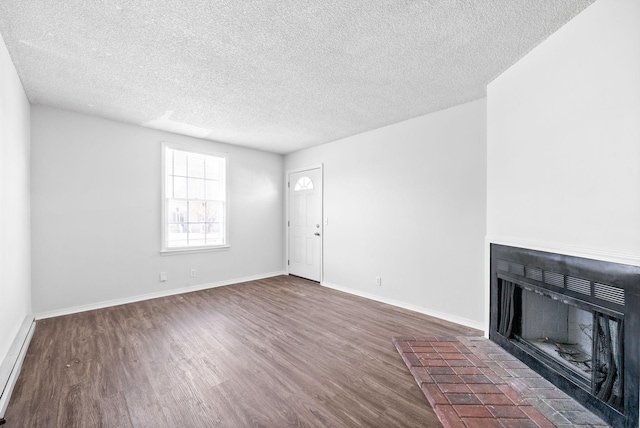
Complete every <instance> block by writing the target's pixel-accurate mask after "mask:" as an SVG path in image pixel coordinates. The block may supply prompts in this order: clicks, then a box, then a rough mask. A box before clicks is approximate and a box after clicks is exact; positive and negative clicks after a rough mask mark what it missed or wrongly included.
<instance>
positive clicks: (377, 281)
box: [376, 276, 382, 285]
mask: <svg viewBox="0 0 640 428" xmlns="http://www.w3.org/2000/svg"><path fill="white" fill-rule="evenodd" d="M376 285H382V278H380V277H379V276H376Z"/></svg>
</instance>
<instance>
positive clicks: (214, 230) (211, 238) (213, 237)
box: [206, 223, 223, 244]
mask: <svg viewBox="0 0 640 428" xmlns="http://www.w3.org/2000/svg"><path fill="white" fill-rule="evenodd" d="M220 231H221V227H220V223H207V235H206V241H207V244H222V243H223V241H222V236H221V234H220Z"/></svg>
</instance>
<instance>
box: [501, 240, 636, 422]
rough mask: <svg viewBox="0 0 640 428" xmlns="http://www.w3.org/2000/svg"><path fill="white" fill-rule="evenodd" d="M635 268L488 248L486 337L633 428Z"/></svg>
mask: <svg viewBox="0 0 640 428" xmlns="http://www.w3.org/2000/svg"><path fill="white" fill-rule="evenodd" d="M639 304H640V267H636V266H630V265H624V264H618V263H611V262H604V261H598V260H591V259H585V258H580V257H572V256H566V255H560V254H552V253H546V252H541V251H534V250H528V249H522V248H515V247H508V246H503V245H496V244H492V245H491V325H490V332H489V337H490V339H491V340H493V341H494V342H496V343H498V344H499V345H500V346H502V347H503V348H505V349H506V350H507V351H509V352H510V353H512V354H513V355H514V356H516V357H518V358H519V359H520V360H522V361H523V362H525V363H526V364H527V365H529V367H531V368H532V369H533V370H535V371H537V372H538V373H540V374H541V375H542V376H544V377H545V378H546V379H548V380H549V381H551V382H552V383H553V384H555V385H556V386H557V387H559V388H560V389H562V390H564V391H565V392H566V393H567V394H569V395H571V396H572V397H574V398H575V399H576V400H578V401H579V402H580V403H581V404H583V405H584V406H585V407H587V408H588V409H590V410H591V411H593V412H594V413H596V414H597V415H598V416H600V417H601V418H603V419H604V420H605V421H607V422H608V423H610V424H611V425H612V426H614V427H634V428H636V427H638V419H639V418H638V400H639V393H638V371H639V368H638V362H639V360H640V358H639V355H638V353H639V348H638V343H639V337H638V336H639V335H640V325H639V324H640V320H639V313H638V312H639V310H640V307H639V306H638V305H639Z"/></svg>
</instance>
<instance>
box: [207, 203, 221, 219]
mask: <svg viewBox="0 0 640 428" xmlns="http://www.w3.org/2000/svg"><path fill="white" fill-rule="evenodd" d="M222 208H223V205H222V202H211V201H207V221H208V222H222V221H224V211H223V210H222Z"/></svg>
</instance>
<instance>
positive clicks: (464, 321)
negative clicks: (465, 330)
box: [321, 281, 485, 331]
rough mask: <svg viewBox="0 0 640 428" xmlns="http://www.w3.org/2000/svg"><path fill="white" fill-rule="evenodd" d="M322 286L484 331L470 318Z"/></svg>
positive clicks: (331, 285) (341, 287) (330, 284)
mask: <svg viewBox="0 0 640 428" xmlns="http://www.w3.org/2000/svg"><path fill="white" fill-rule="evenodd" d="M321 285H322V286H324V287H327V288H332V289H334V290H338V291H343V292H345V293H349V294H353V295H355V296H359V297H364V298H366V299H370V300H375V301H376V302H380V303H386V304H388V305H392V306H397V307H399V308H403V309H408V310H410V311H414V312H418V313H421V314H424V315H429V316H432V317H435V318H440V319H441V320H445V321H449V322H452V323H455V324H460V325H463V326H465V327H469V328H475V329H476V330H481V331H484V327H485V325H484V323H483V322H478V321H474V320H470V319H468V318H463V317H458V316H455V315H451V314H447V313H444V312H439V311H434V310H433V309H429V308H424V307H422V306H417V305H412V304H410V303H405V302H401V301H398V300H394V299H389V298H386V297H382V296H377V295H375V294H371V293H366V292H364V291H360V290H355V289H353V288H349V287H343V286H341V285H336V284H332V283H330V282H326V281H323V282H322V283H321Z"/></svg>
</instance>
